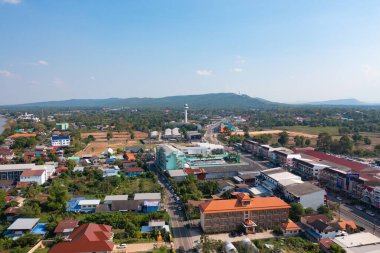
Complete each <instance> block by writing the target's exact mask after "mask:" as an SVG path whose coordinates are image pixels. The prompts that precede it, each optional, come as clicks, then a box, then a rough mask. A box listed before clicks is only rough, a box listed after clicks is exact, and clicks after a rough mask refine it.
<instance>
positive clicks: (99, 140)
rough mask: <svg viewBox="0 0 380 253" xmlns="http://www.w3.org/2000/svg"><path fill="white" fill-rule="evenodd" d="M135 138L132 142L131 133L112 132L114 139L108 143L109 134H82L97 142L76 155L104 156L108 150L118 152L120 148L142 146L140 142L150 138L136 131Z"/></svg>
mask: <svg viewBox="0 0 380 253" xmlns="http://www.w3.org/2000/svg"><path fill="white" fill-rule="evenodd" d="M134 134H135V138H134V139H133V140H131V136H130V134H129V132H112V135H113V137H112V139H111V140H109V141H107V132H91V133H81V137H82V138H87V137H88V136H89V135H92V136H94V137H95V141H93V142H91V143H89V144H88V145H87V146H86V148H84V149H83V150H81V151H79V152H78V153H76V154H75V155H76V156H82V155H97V156H99V155H100V154H102V153H103V152H104V151H105V150H106V149H107V148H112V149H113V150H114V151H116V150H117V149H118V148H119V149H122V150H124V149H125V147H126V146H134V145H141V143H140V140H142V139H146V138H148V134H147V133H144V132H138V131H135V132H134Z"/></svg>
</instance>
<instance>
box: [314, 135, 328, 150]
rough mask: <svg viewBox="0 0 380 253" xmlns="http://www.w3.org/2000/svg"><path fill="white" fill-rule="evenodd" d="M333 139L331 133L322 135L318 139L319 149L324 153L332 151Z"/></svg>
mask: <svg viewBox="0 0 380 253" xmlns="http://www.w3.org/2000/svg"><path fill="white" fill-rule="evenodd" d="M331 144H332V137H331V135H330V134H329V133H320V134H319V135H318V139H317V149H318V150H320V151H323V152H327V151H330V148H331Z"/></svg>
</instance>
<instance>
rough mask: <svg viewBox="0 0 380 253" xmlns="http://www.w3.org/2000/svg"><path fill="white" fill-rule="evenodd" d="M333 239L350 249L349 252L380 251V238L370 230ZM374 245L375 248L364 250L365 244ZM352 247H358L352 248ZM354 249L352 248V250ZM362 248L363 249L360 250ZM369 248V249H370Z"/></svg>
mask: <svg viewBox="0 0 380 253" xmlns="http://www.w3.org/2000/svg"><path fill="white" fill-rule="evenodd" d="M333 241H334V242H335V243H336V244H338V245H340V246H341V247H343V248H344V249H350V250H348V252H380V251H379V249H380V245H379V244H380V238H379V237H377V236H375V235H373V234H371V233H369V232H360V233H356V234H350V235H346V236H341V237H336V238H335V239H333ZM369 245H373V246H374V247H373V250H377V251H373V250H369V249H367V250H365V251H363V250H364V249H363V247H364V246H369ZM352 248H357V250H358V251H357V250H356V249H352ZM351 249H352V250H351ZM360 250H361V251H360ZM368 250H369V251H368Z"/></svg>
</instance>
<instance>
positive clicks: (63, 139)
mask: <svg viewBox="0 0 380 253" xmlns="http://www.w3.org/2000/svg"><path fill="white" fill-rule="evenodd" d="M51 145H52V146H53V147H68V146H70V136H58V135H53V136H52V137H51Z"/></svg>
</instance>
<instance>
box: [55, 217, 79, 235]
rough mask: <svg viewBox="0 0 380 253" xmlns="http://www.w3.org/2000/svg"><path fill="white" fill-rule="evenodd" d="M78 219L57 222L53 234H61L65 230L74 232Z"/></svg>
mask: <svg viewBox="0 0 380 253" xmlns="http://www.w3.org/2000/svg"><path fill="white" fill-rule="evenodd" d="M78 224H79V219H65V220H61V221H60V222H58V225H57V227H56V228H55V230H54V233H55V234H58V233H63V232H65V230H68V229H71V230H74V229H75V228H76V227H78Z"/></svg>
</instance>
